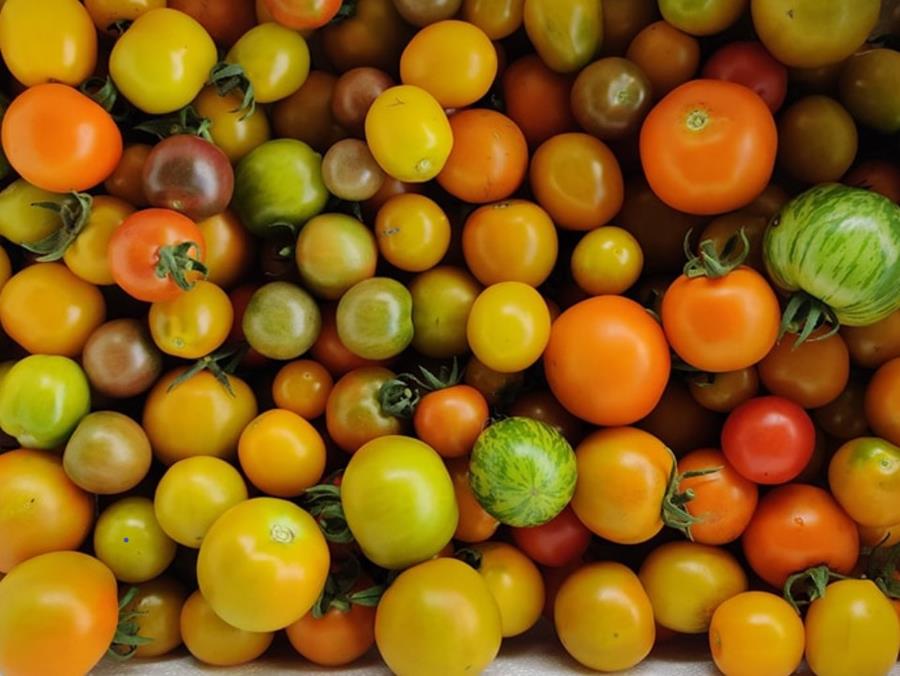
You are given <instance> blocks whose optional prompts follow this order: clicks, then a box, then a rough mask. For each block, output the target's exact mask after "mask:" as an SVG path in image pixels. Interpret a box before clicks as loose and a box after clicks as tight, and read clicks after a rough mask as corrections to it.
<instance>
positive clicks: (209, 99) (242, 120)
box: [192, 87, 271, 164]
mask: <svg viewBox="0 0 900 676" xmlns="http://www.w3.org/2000/svg"><path fill="white" fill-rule="evenodd" d="M192 105H193V106H194V109H195V110H196V111H197V114H198V115H199V116H200V117H203V118H206V119H207V120H209V121H210V128H209V134H210V136H211V138H212V141H213V143H215V144H216V146H218V147H219V149H220V150H222V152H224V153H225V156H226V157H228V159H229V160H230V161H231V162H232V164H236V163H237V162H238V161H240V160H241V159H242V158H243V157H244V155H246V154H247V153H249V152H250V151H251V150H253V149H254V148H256V147H257V146H259V145H261V144H263V143H265V142H266V141H268V140H269V137H270V134H271V132H270V130H269V121H268V119H267V118H266V114H265V111H264V110H263V109H262V108H255V109H254V110H252V111H241V110H240V108H241V97H240V96H239V95H238V94H235V93H232V94H227V95H225V96H220V95H219V93H218V92H217V91H216V88H215V87H205V88H204V89H203V90H202V91H201V92H200V94H199V95H198V96H197V98H196V99H194V102H193V104H192Z"/></svg>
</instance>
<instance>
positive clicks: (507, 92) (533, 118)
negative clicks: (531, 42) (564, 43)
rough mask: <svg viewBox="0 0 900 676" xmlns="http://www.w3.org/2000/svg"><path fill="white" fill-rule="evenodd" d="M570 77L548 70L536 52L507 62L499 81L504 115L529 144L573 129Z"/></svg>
mask: <svg viewBox="0 0 900 676" xmlns="http://www.w3.org/2000/svg"><path fill="white" fill-rule="evenodd" d="M572 82H573V78H572V77H571V76H568V75H563V74H562V73H557V72H556V71H554V70H551V69H550V68H548V67H547V65H546V64H545V63H544V62H543V61H541V57H539V56H538V55H537V54H528V55H526V56H523V57H522V58H520V59H517V60H516V61H514V62H513V63H511V64H510V65H509V66H508V67H507V69H506V70H505V71H503V78H502V80H501V84H502V86H503V100H504V102H505V103H506V114H507V115H509V117H510V118H511V119H512V120H513V122H515V123H516V124H517V125H519V128H520V129H521V130H522V133H523V134H525V138H526V139H527V140H528V143H529V145H532V146H536V145H539V144H541V143H543V142H544V141H546V140H547V139H548V138H550V137H551V136H556V135H557V134H562V133H564V132H567V131H572V130H574V129H575V128H576V125H575V117H574V116H573V115H572V108H571V106H570V105H569V92H570V91H571V89H572Z"/></svg>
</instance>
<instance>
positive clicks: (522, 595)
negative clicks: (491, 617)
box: [473, 542, 544, 638]
mask: <svg viewBox="0 0 900 676" xmlns="http://www.w3.org/2000/svg"><path fill="white" fill-rule="evenodd" d="M473 549H474V550H475V551H476V552H478V553H479V554H481V565H480V566H479V567H478V572H479V573H480V574H481V577H483V578H484V581H485V582H486V583H487V586H488V589H489V590H490V592H491V595H492V596H493V597H494V600H495V601H496V602H497V607H498V608H499V610H500V625H501V632H502V634H503V637H504V638H506V637H509V636H518V635H519V634H521V633H523V632H525V631H528V630H529V629H531V627H533V626H534V624H535V623H536V622H537V621H538V619H540V617H541V609H542V608H543V605H544V580H543V578H542V577H541V573H540V571H539V570H538V568H537V566H536V565H534V563H532V561H531V559H529V558H528V557H527V556H525V555H524V554H523V553H522V552H520V551H519V550H518V549H516V548H515V547H513V546H512V545H508V544H506V543H504V542H485V543H482V544H480V545H476V546H475V547H474V548H473Z"/></svg>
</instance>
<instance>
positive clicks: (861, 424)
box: [813, 381, 869, 440]
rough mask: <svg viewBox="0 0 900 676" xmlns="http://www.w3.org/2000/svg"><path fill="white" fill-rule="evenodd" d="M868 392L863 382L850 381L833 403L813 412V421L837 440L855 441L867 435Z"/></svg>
mask: <svg viewBox="0 0 900 676" xmlns="http://www.w3.org/2000/svg"><path fill="white" fill-rule="evenodd" d="M865 398H866V390H865V387H864V386H863V384H862V383H861V382H858V381H850V382H849V383H848V384H847V387H846V388H844V391H843V392H841V393H840V394H839V395H838V396H837V398H836V399H834V400H833V401H832V402H831V403H829V404H827V405H825V406H822V407H821V408H818V409H816V410H815V411H813V420H815V422H816V425H818V426H819V427H820V428H822V431H823V432H825V433H826V434H828V435H829V436H832V437H834V438H836V439H842V440H847V439H855V438H856V437H860V436H863V435H865V434H866V432H867V431H868V429H869V425H868V423H867V422H866V414H865Z"/></svg>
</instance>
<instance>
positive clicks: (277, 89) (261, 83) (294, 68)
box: [225, 23, 309, 103]
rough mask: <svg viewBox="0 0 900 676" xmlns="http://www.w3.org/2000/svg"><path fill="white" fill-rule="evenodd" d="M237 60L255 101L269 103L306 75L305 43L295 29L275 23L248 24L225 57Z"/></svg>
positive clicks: (293, 88) (291, 89)
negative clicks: (251, 25)
mask: <svg viewBox="0 0 900 676" xmlns="http://www.w3.org/2000/svg"><path fill="white" fill-rule="evenodd" d="M225 61H226V62H227V63H236V64H239V65H240V66H241V67H242V68H243V69H244V74H245V75H246V76H247V79H248V80H249V81H250V84H251V86H252V87H253V98H254V99H255V100H256V102H257V103H272V102H273V101H278V100H279V99H283V98H286V97H288V96H290V95H291V94H293V93H294V92H295V91H297V90H298V89H300V87H301V85H302V84H303V83H304V82H306V76H307V75H309V47H307V46H306V40H304V39H303V36H302V35H300V33H298V32H297V31H293V30H291V29H290V28H285V27H284V26H282V25H281V24H277V23H264V24H260V25H258V26H255V27H253V28H251V29H250V30H249V31H247V32H246V33H244V35H243V36H242V37H241V38H240V39H239V40H238V41H237V42H235V43H234V46H233V47H232V48H231V50H229V52H228V55H227V56H226V57H225Z"/></svg>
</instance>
